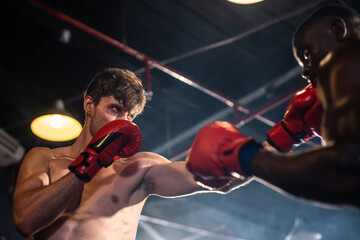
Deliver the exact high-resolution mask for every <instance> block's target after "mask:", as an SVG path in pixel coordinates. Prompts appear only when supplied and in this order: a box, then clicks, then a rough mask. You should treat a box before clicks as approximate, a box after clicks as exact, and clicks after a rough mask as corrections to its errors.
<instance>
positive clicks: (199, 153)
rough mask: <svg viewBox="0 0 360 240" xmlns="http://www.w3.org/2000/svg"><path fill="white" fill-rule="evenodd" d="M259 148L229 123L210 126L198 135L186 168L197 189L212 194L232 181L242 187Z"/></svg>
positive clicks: (217, 123)
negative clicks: (240, 184) (210, 190)
mask: <svg viewBox="0 0 360 240" xmlns="http://www.w3.org/2000/svg"><path fill="white" fill-rule="evenodd" d="M260 147H261V146H260V145H258V144H257V143H256V142H255V141H254V140H253V138H248V137H245V136H244V135H242V134H241V133H240V132H239V130H238V129H237V128H236V127H235V126H234V125H232V124H231V123H228V122H214V123H212V124H210V125H208V126H206V127H204V128H202V129H201V130H200V131H199V132H198V134H197V136H196V138H195V141H194V143H193V145H192V148H191V150H190V153H189V155H188V157H187V159H186V167H187V169H188V170H189V171H190V172H191V173H192V174H193V176H194V178H195V180H196V181H197V182H198V184H199V185H201V186H203V187H206V188H209V189H212V190H215V189H221V188H223V187H224V186H226V185H228V184H230V182H231V180H232V179H233V178H234V177H235V178H239V179H242V180H243V181H244V183H246V182H247V181H248V180H249V176H250V175H251V170H250V161H251V159H252V156H253V155H254V154H255V153H256V152H257V150H259V149H260ZM239 155H240V156H239Z"/></svg>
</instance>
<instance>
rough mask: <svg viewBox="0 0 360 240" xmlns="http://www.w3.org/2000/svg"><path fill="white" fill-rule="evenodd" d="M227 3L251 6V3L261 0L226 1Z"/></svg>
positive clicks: (260, 0)
mask: <svg viewBox="0 0 360 240" xmlns="http://www.w3.org/2000/svg"><path fill="white" fill-rule="evenodd" d="M228 1H229V2H232V3H236V4H253V3H258V2H262V1H263V0H228Z"/></svg>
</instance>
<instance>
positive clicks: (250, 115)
mask: <svg viewBox="0 0 360 240" xmlns="http://www.w3.org/2000/svg"><path fill="white" fill-rule="evenodd" d="M25 1H26V2H27V3H29V4H31V5H33V6H35V7H37V8H39V9H41V10H42V11H44V12H46V13H48V14H50V15H52V16H54V17H56V18H58V19H60V20H62V21H64V22H67V23H69V24H70V25H72V26H74V27H76V28H78V29H80V30H82V31H83V32H86V33H88V34H90V35H92V36H94V37H96V38H98V39H99V40H102V41H103V42H106V43H108V44H109V45H111V46H113V47H115V48H117V49H120V50H121V51H123V52H125V53H127V54H129V55H131V56H133V57H135V58H137V59H138V60H140V61H142V62H144V63H145V72H146V90H147V97H149V98H151V95H152V91H151V80H150V77H151V73H150V70H151V68H156V69H158V70H160V71H162V72H164V73H166V74H168V75H170V76H172V77H173V78H175V79H177V80H179V81H181V82H183V83H185V84H187V85H189V86H191V87H194V88H196V89H198V90H199V91H201V92H203V93H205V94H207V95H209V96H211V97H213V98H215V99H217V100H219V101H221V102H223V103H225V104H226V105H227V106H229V107H231V108H233V109H234V113H235V115H236V110H238V111H240V112H243V113H244V114H246V116H244V117H242V118H239V117H238V119H235V120H236V121H237V123H235V125H236V126H237V127H241V126H243V125H245V124H246V123H248V122H250V121H252V120H253V119H257V120H259V121H261V122H263V123H264V124H266V125H269V126H271V127H272V126H274V125H275V123H274V122H273V121H271V120H270V119H267V118H266V117H264V116H262V115H261V114H264V113H266V112H267V111H269V110H270V109H272V108H274V107H276V106H278V105H280V104H281V103H283V102H285V101H287V100H289V99H290V98H291V97H292V96H293V95H294V94H295V93H296V92H297V91H298V90H300V89H302V87H303V86H301V87H298V88H296V89H294V90H292V91H288V92H287V93H286V94H284V95H282V96H281V97H278V98H277V99H275V100H272V101H270V102H269V103H268V104H266V105H265V106H262V107H260V108H259V109H257V110H255V111H254V110H250V109H248V108H246V107H245V106H243V105H241V104H240V103H239V102H238V101H236V100H233V99H230V98H229V97H226V96H224V95H222V94H220V93H218V92H216V91H214V90H211V89H209V88H207V87H205V86H204V85H202V84H200V83H199V82H197V81H195V80H194V79H192V78H190V77H187V76H185V75H184V74H182V73H180V72H179V71H176V70H175V69H173V68H170V67H169V66H166V65H165V64H164V63H162V62H159V61H157V60H155V59H153V58H151V57H149V56H147V55H145V54H143V53H141V52H139V51H137V50H135V49H133V48H131V47H129V46H127V45H125V44H123V43H121V42H119V41H117V40H115V39H113V38H111V37H109V36H107V35H105V34H103V33H101V32H99V31H97V30H95V29H93V28H91V27H89V26H87V25H85V24H83V23H82V22H80V21H77V20H76V19H74V18H72V17H70V16H68V15H66V14H64V13H62V12H60V11H57V10H55V9H53V8H51V7H49V6H47V5H46V4H43V3H41V2H38V1H37V0H25ZM323 1H324V0H318V1H315V2H313V3H312V4H308V5H306V6H305V7H302V8H299V9H297V10H296V11H294V12H291V13H289V14H287V15H285V16H283V17H280V18H278V19H275V20H273V21H271V22H268V23H265V24H262V25H260V26H258V27H256V28H254V29H251V30H248V31H246V32H244V33H241V34H239V35H237V36H234V37H232V38H229V39H226V40H223V41H220V42H217V43H214V44H210V45H208V46H205V47H202V48H199V49H196V50H194V51H190V52H188V53H185V54H183V55H180V56H178V57H175V58H171V59H168V60H165V61H164V62H166V63H170V62H174V61H177V60H179V59H183V58H185V57H189V56H192V55H195V54H198V53H201V52H204V51H208V50H211V49H214V48H217V47H220V46H224V45H225V44H229V43H232V42H234V41H237V40H240V39H242V38H244V37H246V36H248V35H250V34H252V33H254V32H256V31H258V30H261V29H263V28H265V27H268V26H270V25H271V24H274V23H277V22H279V21H281V20H284V19H287V18H289V17H292V16H295V15H297V14H299V13H301V12H303V11H306V10H308V9H310V8H311V7H314V6H315V5H317V4H319V3H321V2H323ZM188 152H189V149H187V150H185V151H183V152H181V153H179V154H177V155H176V156H173V157H172V158H171V159H170V160H171V161H176V160H178V159H180V158H182V157H183V156H185V155H186V154H187V153H188Z"/></svg>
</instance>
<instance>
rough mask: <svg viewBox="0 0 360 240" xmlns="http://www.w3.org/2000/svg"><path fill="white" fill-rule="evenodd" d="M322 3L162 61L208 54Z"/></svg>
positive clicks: (171, 61) (310, 4) (139, 70)
mask: <svg viewBox="0 0 360 240" xmlns="http://www.w3.org/2000/svg"><path fill="white" fill-rule="evenodd" d="M322 2H325V0H318V1H312V2H311V3H309V4H306V5H305V6H303V7H300V8H297V9H296V10H295V11H293V12H290V13H288V14H285V15H283V16H281V17H278V18H275V19H273V20H271V21H269V22H266V23H263V24H260V25H259V26H256V27H254V28H251V29H249V30H247V31H245V32H242V33H240V34H238V35H235V36H233V37H230V38H227V39H224V40H222V41H219V42H215V43H211V44H209V45H207V46H203V47H201V48H198V49H195V50H192V51H189V52H186V53H183V54H181V55H179V56H175V57H171V58H168V59H166V60H163V61H161V63H162V64H169V63H173V62H176V61H179V60H183V59H184V58H187V57H191V56H194V55H197V54H200V53H203V52H206V51H209V50H213V49H215V48H218V47H222V46H225V45H227V44H230V43H233V42H236V41H239V40H241V39H243V38H245V37H247V36H249V35H251V34H253V33H256V32H257V31H260V30H262V29H264V28H267V27H269V26H271V25H273V24H276V23H278V22H281V21H283V20H285V19H288V18H292V17H294V16H296V15H298V14H300V13H302V12H304V11H307V10H309V9H311V8H313V7H315V6H316V5H318V4H320V3H322ZM144 71H145V69H144V68H140V69H138V70H136V71H135V72H136V73H137V74H140V73H143V72H144Z"/></svg>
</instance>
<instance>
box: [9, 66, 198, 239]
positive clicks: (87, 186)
mask: <svg viewBox="0 0 360 240" xmlns="http://www.w3.org/2000/svg"><path fill="white" fill-rule="evenodd" d="M144 105H145V96H144V90H143V86H142V84H141V81H140V80H139V79H138V78H137V77H136V76H135V75H134V74H133V73H132V72H130V71H127V70H122V69H116V68H110V69H106V70H105V71H103V72H101V73H99V74H97V75H96V76H95V77H94V78H93V80H92V82H91V83H90V85H89V87H88V89H87V90H86V92H85V94H84V110H85V113H86V116H85V125H84V128H83V131H82V132H81V134H80V136H79V137H78V138H77V139H76V141H75V142H74V144H73V145H71V146H68V147H63V148H57V149H49V148H40V147H38V148H34V149H32V150H30V151H29V152H28V153H27V154H26V156H25V158H24V160H23V162H22V164H21V167H20V170H19V175H18V180H17V184H16V188H15V192H14V209H13V215H14V223H15V226H16V228H17V229H18V231H19V232H20V233H22V234H23V235H24V236H26V237H28V238H29V239H31V238H32V237H33V238H35V239H48V240H49V239H56V240H59V239H60V240H61V239H76V240H81V239H86V240H88V239H96V240H98V239H102V240H105V239H109V240H114V239H121V240H127V239H135V235H136V230H137V225H138V221H139V216H140V213H141V210H142V207H143V205H144V203H145V201H146V199H147V197H148V196H149V195H150V194H157V195H161V196H165V197H174V196H181V195H186V194H191V193H194V192H196V191H202V190H204V189H203V188H201V187H200V186H198V185H197V184H196V183H195V182H194V180H193V178H192V176H191V174H190V173H189V172H188V171H187V170H186V167H185V162H174V163H170V162H169V161H168V160H167V159H165V158H164V157H162V156H159V155H157V154H155V153H150V152H141V153H136V154H135V155H133V154H134V153H135V152H136V151H137V150H138V149H139V147H140V144H141V133H140V130H139V129H138V128H137V126H136V125H135V124H133V123H132V120H133V119H134V118H135V117H136V116H137V115H138V114H140V113H141V112H142V111H143V108H144ZM115 155H118V157H120V159H117V160H115V161H114V162H113V159H114V157H115ZM131 155H133V156H131ZM129 156H131V157H129ZM126 157H128V158H126ZM115 158H116V157H115ZM108 165H109V166H108ZM106 166H108V167H106ZM69 169H70V170H71V171H69Z"/></svg>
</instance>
